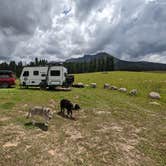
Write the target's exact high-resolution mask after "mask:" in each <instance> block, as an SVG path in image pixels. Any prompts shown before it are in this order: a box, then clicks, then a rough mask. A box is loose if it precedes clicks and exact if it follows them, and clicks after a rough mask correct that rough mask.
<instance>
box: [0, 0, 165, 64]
mask: <svg viewBox="0 0 166 166" xmlns="http://www.w3.org/2000/svg"><path fill="white" fill-rule="evenodd" d="M165 29H166V4H165V3H163V1H161V0H156V1H148V0H91V1H89V0H84V1H82V0H77V1H73V0H61V1H60V0H47V1H45V0H35V1H34V0H28V1H27V0H15V1H14V2H13V1H12V0H5V1H4V0H0V60H1V61H2V60H5V61H7V60H17V61H20V60H24V61H30V60H32V59H34V58H35V57H36V56H37V57H39V58H46V59H48V60H64V59H67V58H69V57H76V56H82V55H83V54H88V53H89V54H90V53H95V52H99V51H107V52H108V53H110V54H113V55H114V56H116V57H118V58H122V59H126V60H149V61H158V62H165V63H166V40H165V39H166V31H165ZM155 58H156V59H155Z"/></svg>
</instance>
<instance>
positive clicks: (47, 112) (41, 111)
mask: <svg viewBox="0 0 166 166" xmlns="http://www.w3.org/2000/svg"><path fill="white" fill-rule="evenodd" d="M36 115H38V116H41V117H43V118H44V119H45V125H47V126H48V123H49V120H51V119H52V117H53V111H52V109H51V108H48V107H40V106H36V107H33V108H30V109H29V112H28V115H27V118H30V117H33V116H36ZM32 123H33V124H34V123H35V122H34V120H33V121H32Z"/></svg>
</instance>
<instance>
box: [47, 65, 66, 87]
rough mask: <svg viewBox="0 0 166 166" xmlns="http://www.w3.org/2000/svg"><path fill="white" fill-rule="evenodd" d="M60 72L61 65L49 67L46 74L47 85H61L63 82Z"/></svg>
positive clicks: (61, 72) (61, 69)
mask: <svg viewBox="0 0 166 166" xmlns="http://www.w3.org/2000/svg"><path fill="white" fill-rule="evenodd" d="M62 74H63V68H62V66H53V67H51V68H50V70H49V74H48V85H49V86H58V85H62V82H63V80H62Z"/></svg>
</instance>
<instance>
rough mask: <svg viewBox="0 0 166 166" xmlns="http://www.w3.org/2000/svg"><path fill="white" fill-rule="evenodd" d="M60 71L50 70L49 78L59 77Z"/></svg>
mask: <svg viewBox="0 0 166 166" xmlns="http://www.w3.org/2000/svg"><path fill="white" fill-rule="evenodd" d="M60 74H61V73H60V70H51V72H50V75H51V76H60Z"/></svg>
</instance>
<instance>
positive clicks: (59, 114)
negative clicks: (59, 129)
mask: <svg viewBox="0 0 166 166" xmlns="http://www.w3.org/2000/svg"><path fill="white" fill-rule="evenodd" d="M57 115H58V116H60V117H62V118H64V119H69V120H76V118H75V117H68V116H67V115H65V114H64V113H63V112H61V111H60V112H58V113H57Z"/></svg>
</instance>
